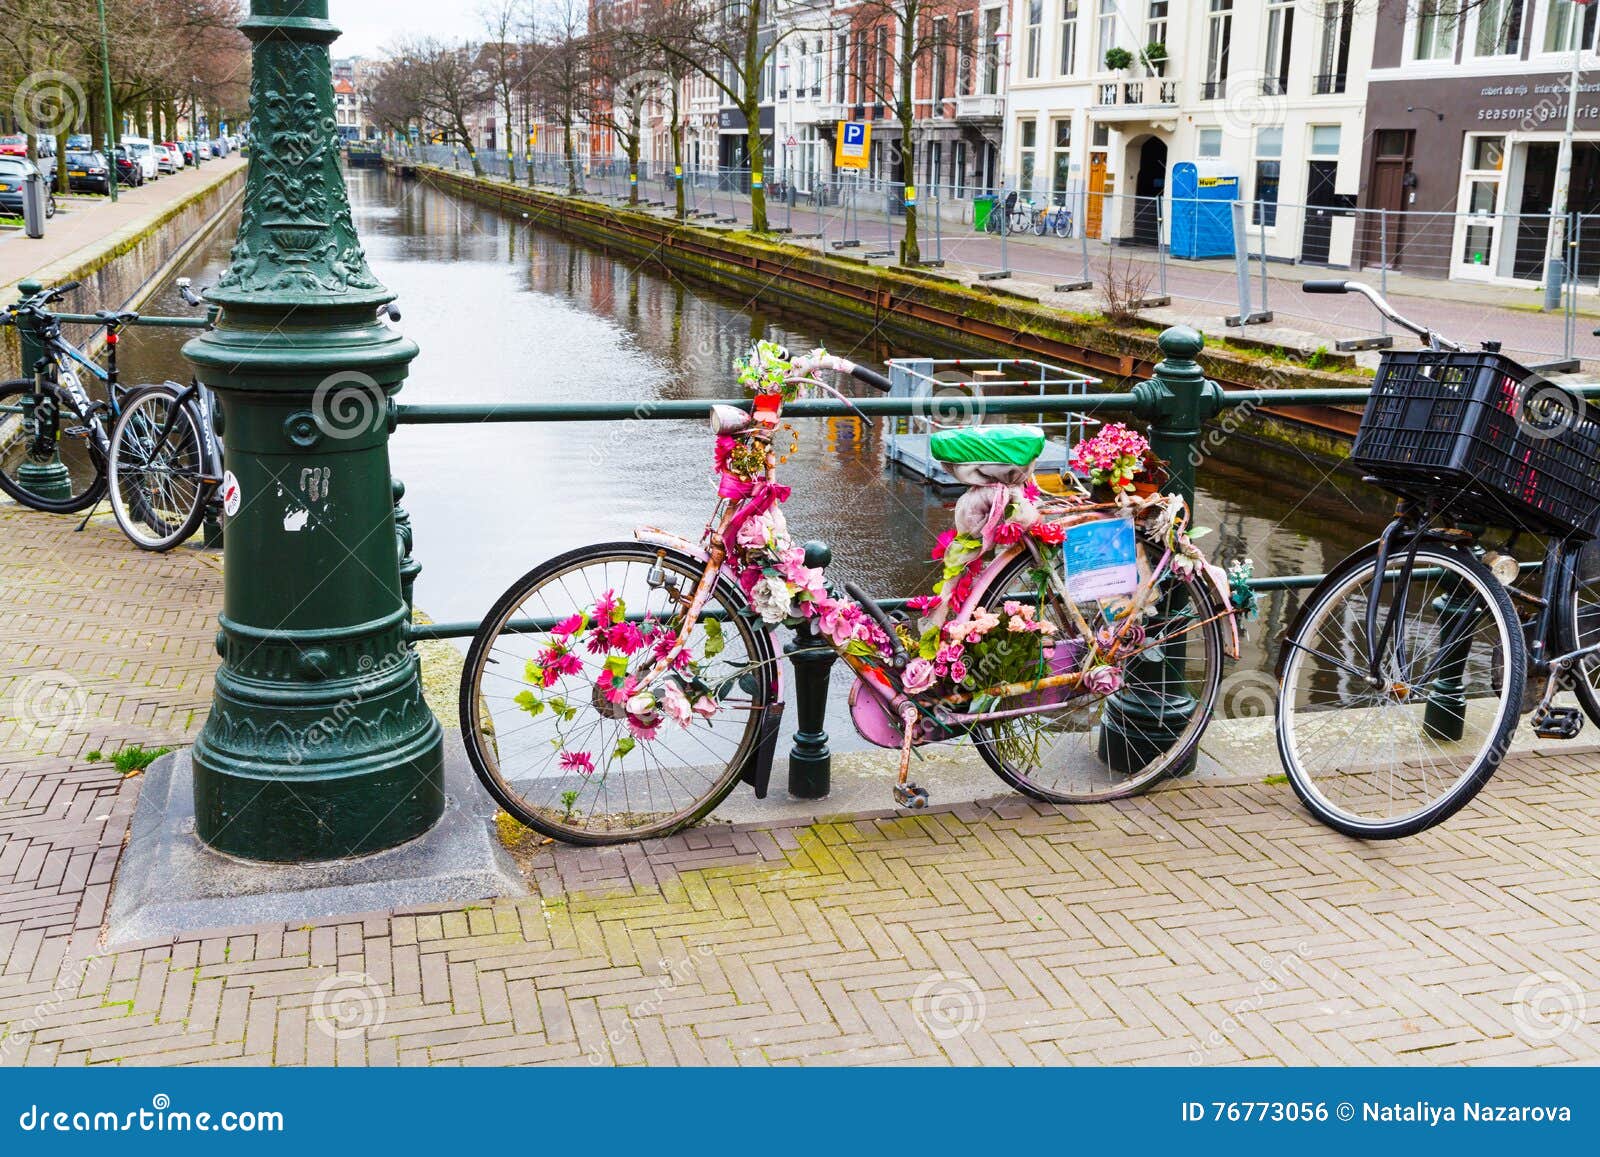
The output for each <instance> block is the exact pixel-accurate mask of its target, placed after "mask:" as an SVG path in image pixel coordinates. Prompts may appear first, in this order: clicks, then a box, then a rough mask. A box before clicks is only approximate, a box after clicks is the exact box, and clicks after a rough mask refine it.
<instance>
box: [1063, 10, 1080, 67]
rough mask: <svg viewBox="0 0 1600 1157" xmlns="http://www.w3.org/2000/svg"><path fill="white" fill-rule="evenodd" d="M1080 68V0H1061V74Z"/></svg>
mask: <svg viewBox="0 0 1600 1157" xmlns="http://www.w3.org/2000/svg"><path fill="white" fill-rule="evenodd" d="M1077 69H1078V0H1061V69H1060V72H1061V75H1062V76H1071V75H1072V74H1073V73H1074V72H1076V71H1077Z"/></svg>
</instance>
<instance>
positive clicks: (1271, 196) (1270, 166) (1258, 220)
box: [1250, 126, 1283, 229]
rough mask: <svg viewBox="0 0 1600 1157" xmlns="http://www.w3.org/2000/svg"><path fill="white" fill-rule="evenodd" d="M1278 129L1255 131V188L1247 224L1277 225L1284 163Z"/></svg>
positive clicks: (1279, 130)
mask: <svg viewBox="0 0 1600 1157" xmlns="http://www.w3.org/2000/svg"><path fill="white" fill-rule="evenodd" d="M1282 158H1283V129H1282V127H1281V126H1275V127H1273V128H1260V129H1257V130H1256V189H1255V196H1254V199H1253V203H1252V205H1251V206H1250V221H1251V223H1252V224H1254V225H1265V226H1267V227H1268V228H1269V229H1270V228H1271V227H1272V226H1274V225H1276V224H1277V223H1278V180H1279V170H1280V167H1281V166H1282V164H1283V160H1282Z"/></svg>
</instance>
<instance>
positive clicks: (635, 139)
mask: <svg viewBox="0 0 1600 1157" xmlns="http://www.w3.org/2000/svg"><path fill="white" fill-rule="evenodd" d="M640 143H641V141H640V134H638V133H635V134H634V135H633V136H631V137H629V138H628V204H630V205H637V204H638V203H639V146H640Z"/></svg>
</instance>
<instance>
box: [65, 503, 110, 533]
mask: <svg viewBox="0 0 1600 1157" xmlns="http://www.w3.org/2000/svg"><path fill="white" fill-rule="evenodd" d="M104 501H105V499H104V498H98V499H96V500H95V504H94V505H93V506H91V507H89V513H88V514H85V515H84V516H83V521H82V522H80V523H78V529H77V530H75V531H73V532H72V533H73V534H82V533H83V532H84V529H85V528H86V527H88V525H89V520H90V519H91V518H93V517H94V516H95V515H97V514H99V513H100V504H101V503H102V502H104Z"/></svg>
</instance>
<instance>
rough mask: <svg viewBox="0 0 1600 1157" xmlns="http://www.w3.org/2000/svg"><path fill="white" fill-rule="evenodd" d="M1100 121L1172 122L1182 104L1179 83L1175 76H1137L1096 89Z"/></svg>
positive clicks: (1101, 85)
mask: <svg viewBox="0 0 1600 1157" xmlns="http://www.w3.org/2000/svg"><path fill="white" fill-rule="evenodd" d="M1096 97H1097V100H1096V108H1095V119H1096V120H1097V121H1155V120H1158V119H1159V120H1169V119H1171V118H1172V116H1173V115H1174V114H1175V112H1176V109H1177V104H1178V81H1177V78H1176V77H1171V76H1136V77H1123V78H1120V79H1117V80H1107V81H1102V82H1101V83H1100V84H1099V85H1097V86H1096Z"/></svg>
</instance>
